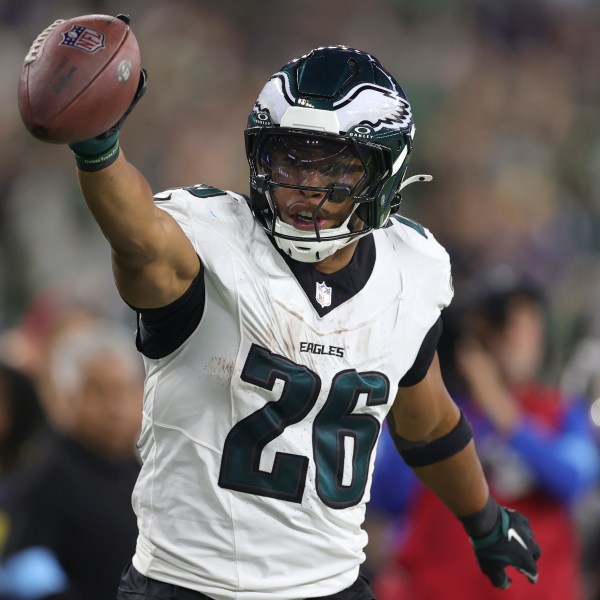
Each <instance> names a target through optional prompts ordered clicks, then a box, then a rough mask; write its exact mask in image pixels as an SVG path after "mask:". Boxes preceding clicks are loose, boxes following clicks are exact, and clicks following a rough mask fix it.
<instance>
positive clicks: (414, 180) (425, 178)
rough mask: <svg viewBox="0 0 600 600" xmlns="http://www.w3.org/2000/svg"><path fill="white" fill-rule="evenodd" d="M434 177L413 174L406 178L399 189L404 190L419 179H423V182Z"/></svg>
mask: <svg viewBox="0 0 600 600" xmlns="http://www.w3.org/2000/svg"><path fill="white" fill-rule="evenodd" d="M432 180H433V177H432V176H431V175H413V176H412V177H409V178H408V179H405V180H404V181H403V182H402V184H401V185H400V189H399V190H398V191H402V190H403V189H404V188H405V187H406V186H407V185H410V184H411V183H417V181H422V182H423V183H428V182H429V181H432Z"/></svg>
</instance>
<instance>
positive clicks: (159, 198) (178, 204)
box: [154, 188, 196, 247]
mask: <svg viewBox="0 0 600 600" xmlns="http://www.w3.org/2000/svg"><path fill="white" fill-rule="evenodd" d="M154 203H155V204H156V206H157V207H158V208H160V209H161V210H164V211H165V212H167V213H169V214H170V215H171V216H172V217H173V218H174V219H175V221H177V224H178V225H179V226H180V227H181V229H182V230H183V232H184V233H185V235H186V237H187V238H188V239H189V240H190V241H191V242H192V244H193V245H194V247H196V244H195V239H194V228H193V225H192V217H191V214H190V209H189V193H188V192H187V191H186V190H184V189H181V188H178V189H171V190H166V191H164V192H160V193H158V194H155V195H154Z"/></svg>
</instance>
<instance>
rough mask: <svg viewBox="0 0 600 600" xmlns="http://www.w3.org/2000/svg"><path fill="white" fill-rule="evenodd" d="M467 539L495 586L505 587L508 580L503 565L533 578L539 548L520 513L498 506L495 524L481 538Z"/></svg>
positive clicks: (535, 571) (532, 581)
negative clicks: (498, 514)
mask: <svg viewBox="0 0 600 600" xmlns="http://www.w3.org/2000/svg"><path fill="white" fill-rule="evenodd" d="M471 542H472V544H473V548H474V550H475V556H476V557H477V562H478V563H479V567H480V568H481V570H482V571H483V572H484V573H485V575H487V577H489V579H490V581H491V582H492V583H493V584H494V585H495V586H496V587H498V588H501V589H506V588H508V587H509V586H510V584H511V583H512V580H511V579H510V577H509V576H508V575H507V574H506V571H505V568H506V567H514V568H515V569H516V570H517V571H519V572H520V573H522V574H523V575H524V576H525V577H527V579H528V580H529V581H530V582H531V583H535V582H536V581H537V578H538V568H537V561H538V560H539V558H540V556H541V550H540V547H539V546H538V545H537V543H536V542H535V540H534V538H533V532H532V531H531V528H530V526H529V520H528V519H527V517H525V516H524V515H522V514H521V513H519V512H517V511H515V510H511V509H509V508H505V507H500V518H499V519H498V523H497V525H496V527H494V529H493V530H492V531H491V532H490V533H488V534H487V535H486V536H484V537H482V538H477V539H473V538H471Z"/></svg>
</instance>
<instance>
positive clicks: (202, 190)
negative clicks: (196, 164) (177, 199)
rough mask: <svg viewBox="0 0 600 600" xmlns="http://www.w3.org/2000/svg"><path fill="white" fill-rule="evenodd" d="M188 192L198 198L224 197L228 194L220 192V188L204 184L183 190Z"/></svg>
mask: <svg viewBox="0 0 600 600" xmlns="http://www.w3.org/2000/svg"><path fill="white" fill-rule="evenodd" d="M183 189H184V190H185V191H186V192H189V193H190V194H192V195H193V196H197V197H198V198H212V197H214V196H224V195H225V194H226V193H227V192H224V191H223V190H219V189H218V188H214V187H211V186H210V185H206V184H204V183H200V184H197V185H192V186H190V187H186V188H183Z"/></svg>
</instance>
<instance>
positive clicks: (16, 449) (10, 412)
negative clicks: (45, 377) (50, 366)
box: [0, 363, 45, 497]
mask: <svg viewBox="0 0 600 600" xmlns="http://www.w3.org/2000/svg"><path fill="white" fill-rule="evenodd" d="M44 423H45V417H44V413H43V411H42V408H41V405H40V400H39V398H38V393H37V390H36V388H35V385H34V383H33V381H32V380H31V379H30V378H29V377H28V376H27V375H25V374H24V373H21V372H20V371H18V370H17V369H14V368H13V367H10V366H8V365H5V364H2V363H0V497H1V496H2V491H3V489H4V488H5V486H6V485H7V480H8V478H9V477H10V475H11V473H12V471H13V470H14V469H15V468H16V467H17V465H18V464H19V461H20V460H21V459H22V458H23V456H24V454H26V453H27V452H28V450H29V447H30V442H31V440H32V438H33V437H34V436H35V434H36V433H37V432H38V431H39V430H40V429H41V427H42V426H43V425H44Z"/></svg>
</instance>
